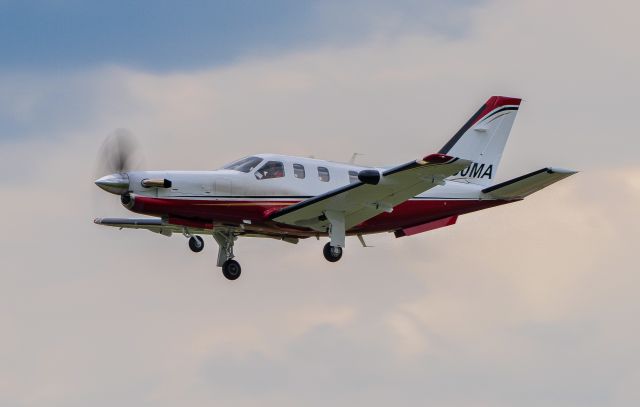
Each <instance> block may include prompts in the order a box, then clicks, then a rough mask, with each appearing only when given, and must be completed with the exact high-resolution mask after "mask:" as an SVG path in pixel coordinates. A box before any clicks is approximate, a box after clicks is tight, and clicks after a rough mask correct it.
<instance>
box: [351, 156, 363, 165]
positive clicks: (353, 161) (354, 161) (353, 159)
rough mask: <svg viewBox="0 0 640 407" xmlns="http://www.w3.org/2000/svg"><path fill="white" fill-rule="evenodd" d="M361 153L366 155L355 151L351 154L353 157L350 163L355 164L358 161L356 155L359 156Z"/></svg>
mask: <svg viewBox="0 0 640 407" xmlns="http://www.w3.org/2000/svg"><path fill="white" fill-rule="evenodd" d="M359 155H364V154H363V153H353V155H352V156H351V159H349V164H355V163H356V157H358V156H359Z"/></svg>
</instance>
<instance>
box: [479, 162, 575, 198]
mask: <svg viewBox="0 0 640 407" xmlns="http://www.w3.org/2000/svg"><path fill="white" fill-rule="evenodd" d="M575 173H577V171H573V170H565V169H561V168H551V167H548V168H542V169H540V170H538V171H534V172H531V173H529V174H525V175H522V176H520V177H517V178H514V179H512V180H509V181H505V182H502V183H500V184H496V185H494V186H491V187H489V188H485V189H483V190H482V192H483V193H485V194H487V195H490V196H491V197H492V198H496V199H508V200H513V199H523V198H524V197H526V196H528V195H531V194H533V193H534V192H537V191H539V190H541V189H543V188H546V187H548V186H549V185H551V184H553V183H556V182H558V181H560V180H562V179H564V178H567V177H569V176H571V175H573V174H575Z"/></svg>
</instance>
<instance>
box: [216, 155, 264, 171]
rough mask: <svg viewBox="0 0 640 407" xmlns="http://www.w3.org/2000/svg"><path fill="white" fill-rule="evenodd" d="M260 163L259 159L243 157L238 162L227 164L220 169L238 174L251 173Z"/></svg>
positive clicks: (260, 159)
mask: <svg viewBox="0 0 640 407" xmlns="http://www.w3.org/2000/svg"><path fill="white" fill-rule="evenodd" d="M261 162H262V158H260V157H245V158H242V159H240V160H238V161H234V162H232V163H231V164H227V165H225V166H224V167H222V168H223V169H225V170H235V171H240V172H251V171H252V170H253V169H254V168H256V167H257V166H258V165H259V164H260V163H261Z"/></svg>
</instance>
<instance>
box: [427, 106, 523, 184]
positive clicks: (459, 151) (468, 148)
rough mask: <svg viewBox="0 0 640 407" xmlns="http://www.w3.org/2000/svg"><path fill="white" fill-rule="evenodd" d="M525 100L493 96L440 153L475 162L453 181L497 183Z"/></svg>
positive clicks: (451, 178) (452, 178)
mask: <svg viewBox="0 0 640 407" xmlns="http://www.w3.org/2000/svg"><path fill="white" fill-rule="evenodd" d="M520 101H521V99H517V98H510V97H505V96H492V97H490V98H489V100H487V102H486V103H485V104H484V105H482V107H481V108H480V109H479V110H478V111H477V112H476V114H474V115H473V116H471V118H470V119H469V121H467V123H465V125H464V126H462V128H461V129H460V130H458V132H457V133H456V134H455V135H454V136H453V137H452V138H451V140H449V141H448V142H447V144H445V145H444V147H442V148H441V149H440V151H439V153H441V154H447V155H450V156H453V157H460V158H464V159H467V160H471V161H473V163H472V164H471V165H470V166H469V167H467V168H465V169H464V170H462V171H460V172H458V173H457V174H455V175H453V176H451V177H450V178H449V180H455V181H460V182H468V183H472V184H478V185H483V186H489V185H491V184H493V180H494V179H495V177H496V173H497V171H498V164H499V163H500V158H502V152H503V151H504V146H505V144H506V143H507V138H508V137H509V133H510V132H511V127H512V126H513V121H514V120H515V118H516V114H517V113H518V108H519V107H520Z"/></svg>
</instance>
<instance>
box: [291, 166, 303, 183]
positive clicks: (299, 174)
mask: <svg viewBox="0 0 640 407" xmlns="http://www.w3.org/2000/svg"><path fill="white" fill-rule="evenodd" d="M304 175H305V174H304V165H302V164H293V176H294V177H296V178H300V179H303V178H304Z"/></svg>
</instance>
